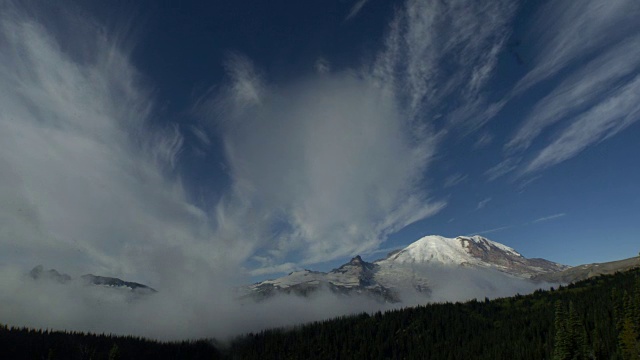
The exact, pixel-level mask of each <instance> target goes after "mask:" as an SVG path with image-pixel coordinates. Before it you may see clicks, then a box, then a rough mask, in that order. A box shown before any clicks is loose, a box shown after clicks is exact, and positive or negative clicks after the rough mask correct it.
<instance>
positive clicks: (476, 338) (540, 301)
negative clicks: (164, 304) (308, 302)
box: [229, 269, 640, 360]
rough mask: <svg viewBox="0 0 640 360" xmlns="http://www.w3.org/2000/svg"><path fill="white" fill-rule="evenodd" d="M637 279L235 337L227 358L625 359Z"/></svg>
mask: <svg viewBox="0 0 640 360" xmlns="http://www.w3.org/2000/svg"><path fill="white" fill-rule="evenodd" d="M638 279H640V270H637V269H636V270H632V271H629V272H625V273H618V274H615V275H610V276H600V277H597V278H592V279H589V280H585V281H582V282H579V283H576V284H572V285H569V286H566V287H560V288H559V289H556V290H554V291H540V290H539V291H536V292H535V293H533V294H531V295H528V296H522V295H517V296H515V297H512V298H505V299H497V300H493V301H486V300H485V301H482V302H479V301H476V300H473V301H469V302H466V303H455V304H452V303H444V304H431V305H427V306H421V307H416V308H407V309H403V310H396V311H390V312H386V313H384V314H383V313H380V312H378V313H375V314H373V315H367V314H362V315H358V316H349V317H341V318H337V319H333V320H328V321H321V322H316V323H312V324H308V325H303V326H298V327H295V328H293V329H290V330H282V329H276V330H267V331H263V332H260V333H257V334H249V335H246V336H243V337H241V338H239V339H237V340H236V341H235V342H234V343H233V344H232V345H231V348H230V349H229V354H231V355H232V356H233V358H238V359H491V360H494V359H496V360H498V359H510V360H511V359H532V360H534V359H535V360H539V359H552V358H554V359H571V360H578V359H592V358H595V359H626V358H623V357H622V356H623V351H622V348H621V347H620V341H619V333H620V331H619V330H622V329H624V328H627V327H628V326H627V325H625V324H626V320H625V319H624V318H625V316H626V315H625V314H627V313H628V314H630V316H631V318H634V317H636V316H638V315H637V313H638V311H639V310H638V306H636V305H637V304H639V301H638V300H637V298H638V297H640V295H637V293H638V292H637V291H636V289H637V288H639V287H640V285H637V284H638V281H640V280H638ZM625 291H627V292H631V291H633V293H634V296H635V297H634V300H633V304H636V305H634V306H629V305H627V306H625V303H624V301H623V295H622V294H624V292H625ZM629 303H631V302H630V301H628V302H627V304H629ZM619 316H622V317H623V319H622V320H620V319H618V317H619ZM629 323H630V324H635V325H634V326H635V328H636V329H637V327H638V325H639V324H638V323H637V322H635V323H634V322H633V321H632V322H629ZM629 326H631V325H629ZM630 328H633V326H631V327H630ZM632 335H633V336H635V338H633V339H635V342H631V341H630V340H629V343H630V344H633V345H634V346H637V344H638V338H637V333H634V334H632ZM625 339H626V338H625ZM629 339H632V338H631V337H629ZM625 341H627V340H625ZM634 359H635V358H634Z"/></svg>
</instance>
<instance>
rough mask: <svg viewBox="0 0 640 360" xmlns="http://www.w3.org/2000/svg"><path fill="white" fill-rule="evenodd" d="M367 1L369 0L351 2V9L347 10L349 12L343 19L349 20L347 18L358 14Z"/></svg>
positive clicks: (349, 18)
mask: <svg viewBox="0 0 640 360" xmlns="http://www.w3.org/2000/svg"><path fill="white" fill-rule="evenodd" d="M368 2H369V0H357V1H356V3H355V4H353V6H352V7H351V10H350V11H349V14H348V15H347V17H346V18H345V19H344V20H345V21H349V20H351V19H353V18H354V17H356V15H358V13H359V12H360V10H362V8H363V7H364V6H365V5H366V4H367V3H368Z"/></svg>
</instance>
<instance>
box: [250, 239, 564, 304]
mask: <svg viewBox="0 0 640 360" xmlns="http://www.w3.org/2000/svg"><path fill="white" fill-rule="evenodd" d="M567 268H568V267H567V266H565V265H561V264H557V263H554V262H551V261H548V260H544V259H527V258H525V257H523V256H522V255H521V254H519V253H518V252H516V251H515V250H514V249H512V248H510V247H508V246H505V245H502V244H500V243H496V242H493V241H491V240H488V239H486V238H483V237H480V236H473V237H465V236H460V237H457V238H445V237H442V236H426V237H423V238H422V239H420V240H418V241H416V242H414V243H413V244H411V245H409V246H407V247H406V248H404V249H401V250H398V251H394V252H392V253H390V254H389V255H388V256H387V257H386V258H385V259H381V260H378V261H375V262H373V263H369V262H366V261H364V260H362V258H361V257H360V256H356V257H354V258H353V259H351V261H349V262H348V263H346V264H344V265H342V266H340V267H339V268H337V269H334V270H331V271H329V272H327V273H324V272H317V271H310V270H302V271H294V272H292V273H290V274H289V275H287V276H284V277H281V278H278V279H274V280H266V281H263V282H260V283H257V284H254V285H251V286H249V287H248V288H246V289H245V290H247V294H245V296H248V297H252V298H258V299H264V298H266V297H270V296H272V295H275V294H278V293H285V294H296V295H302V296H306V295H308V294H310V293H312V292H314V291H317V290H319V289H329V290H331V291H332V292H334V293H336V294H342V295H350V294H360V295H367V296H370V297H373V298H374V299H376V300H378V301H380V302H399V301H402V299H401V298H402V295H401V294H402V293H406V292H408V291H409V292H412V293H414V294H417V295H418V296H419V297H422V298H424V299H429V296H430V294H431V291H432V286H433V285H434V284H433V283H434V276H435V275H434V274H435V273H441V272H442V271H446V272H449V274H451V273H452V272H455V271H458V270H461V271H469V270H474V271H475V270H477V271H475V274H476V275H477V276H475V278H474V280H473V281H474V282H475V285H476V286H480V287H485V288H486V290H487V293H490V292H492V291H493V290H494V289H495V288H496V287H498V286H499V285H497V284H493V282H499V281H500V279H503V280H504V279H505V278H508V279H509V280H510V281H522V282H523V283H525V282H526V283H527V284H529V285H531V284H533V282H532V281H530V280H529V279H530V278H532V277H534V276H537V275H539V274H544V273H550V272H557V271H561V270H564V269H567ZM496 274H498V276H497V277H496ZM485 275H486V276H485ZM514 279H515V280H514ZM460 286H465V285H463V284H461V285H460Z"/></svg>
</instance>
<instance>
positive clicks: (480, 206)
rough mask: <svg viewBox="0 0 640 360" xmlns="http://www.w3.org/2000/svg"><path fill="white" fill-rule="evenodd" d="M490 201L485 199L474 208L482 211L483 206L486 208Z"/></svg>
mask: <svg viewBox="0 0 640 360" xmlns="http://www.w3.org/2000/svg"><path fill="white" fill-rule="evenodd" d="M491 200H492V199H491V198H490V197H489V198H486V199H483V200H481V201H480V202H478V206H477V207H476V210H480V209H484V207H485V206H487V204H488V203H489V201H491Z"/></svg>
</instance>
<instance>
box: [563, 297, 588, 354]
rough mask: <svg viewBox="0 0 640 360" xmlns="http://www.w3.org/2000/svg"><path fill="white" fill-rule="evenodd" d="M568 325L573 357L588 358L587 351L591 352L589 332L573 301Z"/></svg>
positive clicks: (570, 304) (570, 303)
mask: <svg viewBox="0 0 640 360" xmlns="http://www.w3.org/2000/svg"><path fill="white" fill-rule="evenodd" d="M567 325H568V327H569V337H570V350H571V351H570V352H571V354H572V357H571V359H574V360H582V359H587V358H588V356H587V353H588V352H589V350H588V346H587V333H586V330H585V328H584V326H583V325H582V321H581V319H580V317H579V316H578V314H577V312H576V310H575V306H574V305H573V301H571V302H569V321H568V324H567Z"/></svg>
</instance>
